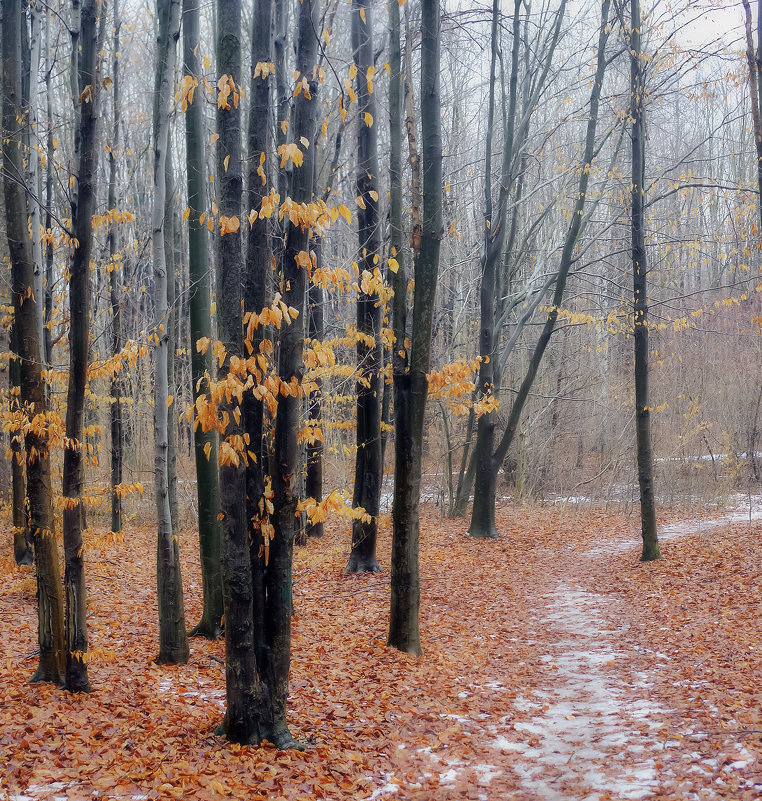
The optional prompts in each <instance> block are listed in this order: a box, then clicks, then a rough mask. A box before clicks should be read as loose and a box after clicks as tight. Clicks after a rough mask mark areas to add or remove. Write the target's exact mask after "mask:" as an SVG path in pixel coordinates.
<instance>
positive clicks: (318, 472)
mask: <svg viewBox="0 0 762 801" xmlns="http://www.w3.org/2000/svg"><path fill="white" fill-rule="evenodd" d="M312 248H313V252H314V253H315V263H316V265H317V267H318V269H319V268H320V267H321V266H322V261H323V253H322V251H323V243H322V241H321V239H320V238H319V237H315V238H313V240H312ZM307 303H308V306H309V311H308V313H309V321H308V336H309V339H310V340H311V341H312V342H320V341H321V340H322V339H323V336H324V335H325V333H324V331H325V329H324V324H323V303H324V299H323V290H322V289H321V287H319V286H316V285H315V284H310V286H309V289H308V290H307ZM315 385H316V386H315V389H314V391H313V392H311V393H310V396H309V398H308V401H307V416H308V418H309V424H310V425H312V426H320V424H321V422H322V409H321V403H320V401H321V398H322V395H323V381H322V379H320V378H318V379H316V381H315ZM304 483H305V487H304V488H305V494H306V496H307V497H308V498H313V499H314V500H316V501H318V502H320V501H322V500H323V440H322V439H316V440H315V441H314V442H310V443H308V444H307V476H306V478H305V482H304ZM307 536H308V537H322V536H323V521H322V520H321V521H318V522H316V523H312V522H308V523H307Z"/></svg>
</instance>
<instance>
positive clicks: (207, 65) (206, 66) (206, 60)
mask: <svg viewBox="0 0 762 801" xmlns="http://www.w3.org/2000/svg"><path fill="white" fill-rule="evenodd" d="M204 69H205V70H208V69H209V59H208V58H207V57H206V56H204Z"/></svg>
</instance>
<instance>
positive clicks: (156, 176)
mask: <svg viewBox="0 0 762 801" xmlns="http://www.w3.org/2000/svg"><path fill="white" fill-rule="evenodd" d="M156 11H157V17H158V21H159V38H158V41H157V46H156V84H155V91H154V107H153V142H154V167H153V170H154V172H153V182H154V196H153V212H152V216H151V227H152V256H153V269H154V334H155V337H156V340H157V342H156V350H155V377H154V387H155V390H154V484H155V493H156V515H157V548H156V578H157V587H158V604H159V655H158V657H157V660H156V661H157V662H159V663H160V664H183V663H185V662H187V661H188V653H189V651H188V635H187V632H186V631H185V610H184V608H183V584H182V576H181V573H180V548H179V543H178V540H177V536H176V535H175V532H174V526H173V522H172V513H171V508H170V499H169V470H168V460H169V456H168V450H169V431H168V422H169V419H168V418H169V408H168V407H169V406H170V405H171V403H172V398H171V397H170V395H169V372H168V364H169V354H168V350H169V342H170V330H169V328H170V324H171V323H170V317H169V314H168V309H167V264H166V257H165V250H164V221H165V210H166V195H167V185H166V158H167V147H168V146H169V141H168V134H169V104H170V99H171V97H172V83H173V76H174V71H175V60H176V53H177V40H178V39H179V37H180V0H157V3H156Z"/></svg>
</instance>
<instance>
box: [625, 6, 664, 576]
mask: <svg viewBox="0 0 762 801" xmlns="http://www.w3.org/2000/svg"><path fill="white" fill-rule="evenodd" d="M628 33H629V44H630V48H629V50H630V116H631V119H632V133H631V136H632V189H631V197H632V200H631V204H632V205H631V212H630V214H631V217H632V288H633V315H634V320H633V325H634V331H633V340H634V342H635V427H636V428H635V430H636V439H637V454H638V485H639V488H640V525H641V534H642V537H643V553H642V555H641V557H640V558H641V560H642V561H644V562H650V561H652V560H654V559H658V558H659V557H660V556H661V554H660V552H659V541H658V539H657V534H656V499H655V497H654V472H653V471H654V467H653V451H652V448H651V409H650V406H649V398H648V370H649V368H648V265H647V261H646V235H645V214H644V207H645V192H646V190H645V144H644V139H645V137H644V135H643V118H644V107H645V88H644V81H643V65H642V63H641V61H642V58H643V53H642V51H641V20H640V0H630V26H629V31H628Z"/></svg>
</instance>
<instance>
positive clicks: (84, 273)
mask: <svg viewBox="0 0 762 801" xmlns="http://www.w3.org/2000/svg"><path fill="white" fill-rule="evenodd" d="M97 9H98V7H97V3H96V2H95V0H88V1H87V2H85V3H84V5H83V6H82V11H81V29H80V36H79V41H80V46H81V51H80V55H79V59H78V69H79V75H78V89H79V95H78V97H79V113H78V116H79V120H78V123H79V134H78V136H77V143H78V150H79V153H78V156H79V163H78V169H77V186H76V191H75V193H74V197H75V201H74V202H73V203H72V222H73V225H74V234H75V236H76V238H77V240H78V241H79V247H77V248H76V249H75V250H74V253H73V255H72V259H71V265H70V273H71V279H70V282H69V314H70V324H69V389H68V393H67V397H66V437H67V440H68V442H69V445H68V447H67V448H66V449H65V451H64V464H63V497H64V499H65V506H64V511H63V539H64V552H65V555H66V569H65V574H64V586H65V590H66V646H67V650H66V687H67V689H69V690H72V691H74V692H89V691H90V683H89V681H88V677H87V664H86V662H85V659H84V656H85V654H86V653H87V626H86V621H85V616H86V614H87V599H86V595H85V570H84V558H83V544H82V522H83V520H82V513H81V504H82V488H83V483H84V466H85V460H86V450H85V440H84V434H83V429H84V415H85V389H86V385H87V366H88V355H89V339H90V257H91V252H92V244H93V235H92V216H93V211H94V209H95V174H96V171H97V169H98V160H97V159H98V157H97V150H96V146H95V135H96V127H95V126H96V119H97V114H96V103H97V96H98V87H97V84H96V74H95V66H96V56H97V50H98V42H97V17H98V10H97Z"/></svg>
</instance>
